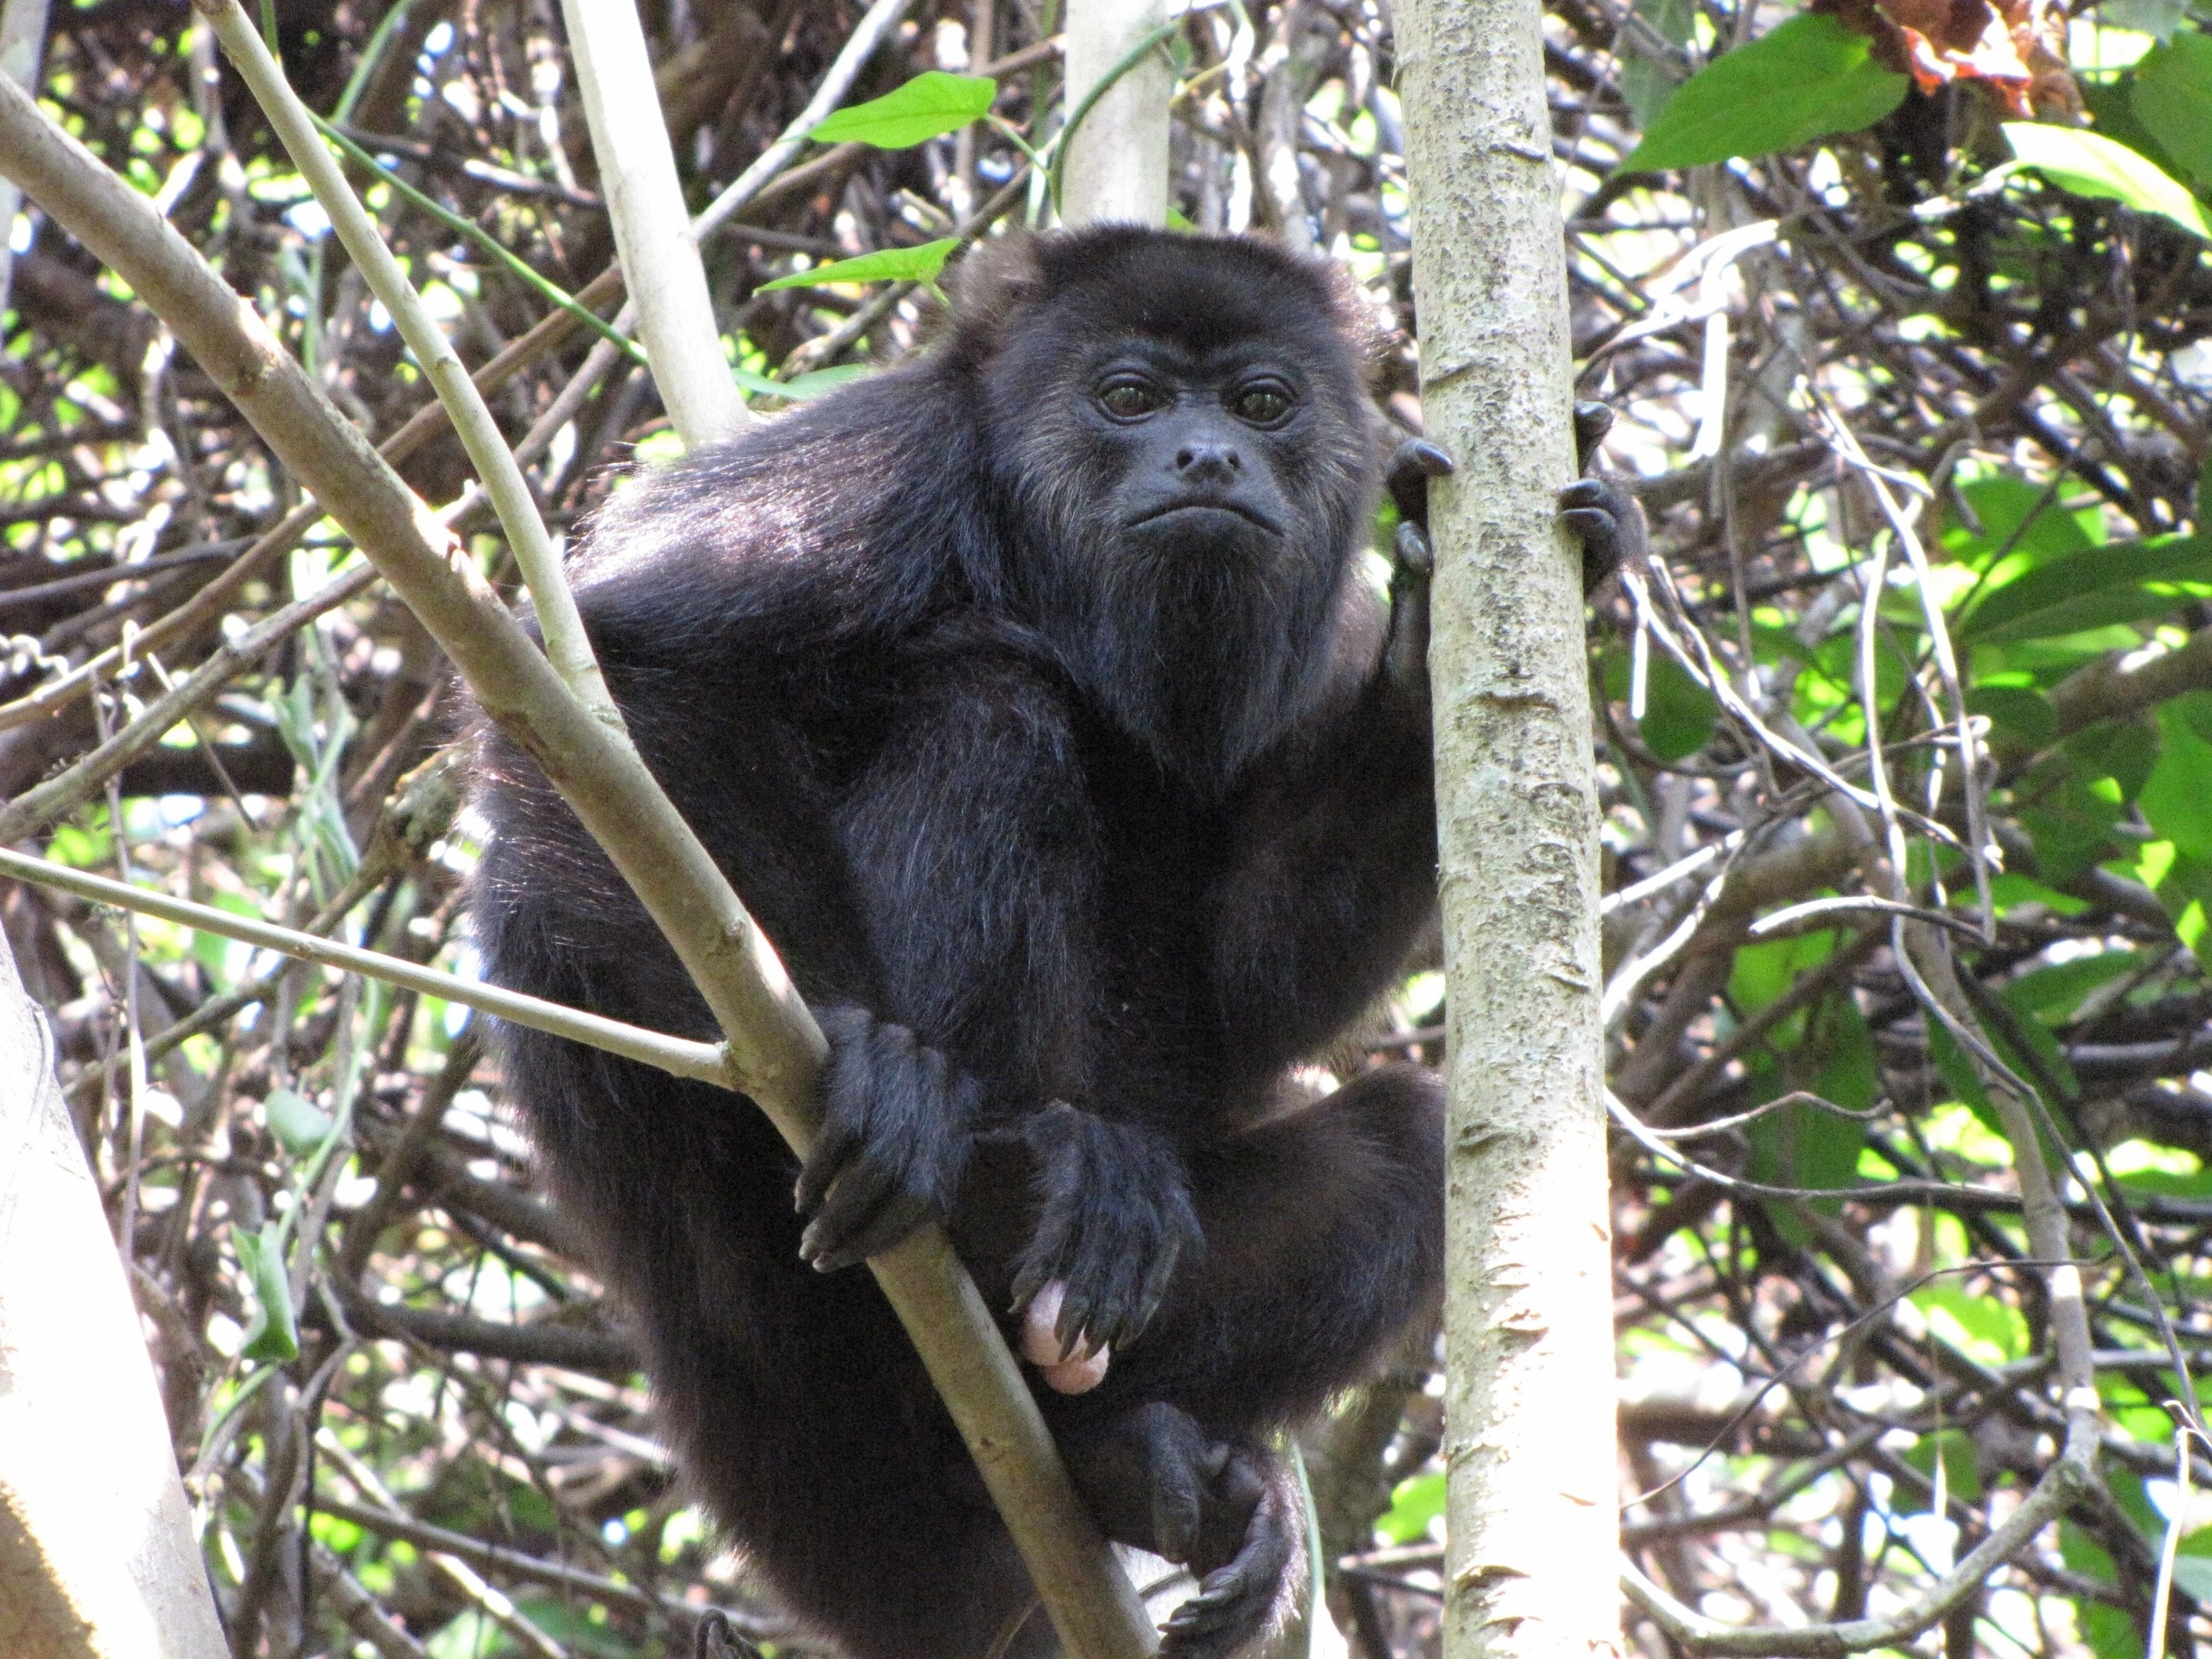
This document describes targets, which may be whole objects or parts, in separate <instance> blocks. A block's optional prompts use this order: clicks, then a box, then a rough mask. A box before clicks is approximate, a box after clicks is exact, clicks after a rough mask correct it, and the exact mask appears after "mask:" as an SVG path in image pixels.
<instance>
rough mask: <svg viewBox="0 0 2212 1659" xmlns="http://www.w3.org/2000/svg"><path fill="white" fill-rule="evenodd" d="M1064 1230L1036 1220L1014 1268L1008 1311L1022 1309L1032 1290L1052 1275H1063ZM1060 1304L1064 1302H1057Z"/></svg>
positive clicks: (1026, 1307) (1033, 1296)
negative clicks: (1033, 1234) (1035, 1228)
mask: <svg viewBox="0 0 2212 1659" xmlns="http://www.w3.org/2000/svg"><path fill="white" fill-rule="evenodd" d="M1066 1237H1067V1236H1066V1230H1065V1229H1064V1228H1056V1227H1049V1226H1048V1225H1040V1226H1039V1227H1038V1230H1037V1235H1036V1237H1034V1238H1032V1239H1031V1240H1030V1247H1029V1249H1026V1250H1025V1251H1024V1252H1023V1253H1022V1261H1021V1266H1020V1267H1018V1269H1017V1270H1016V1271H1015V1273H1014V1285H1013V1291H1012V1301H1013V1305H1012V1308H1011V1309H1010V1310H1008V1311H1010V1312H1012V1313H1025V1312H1027V1311H1028V1310H1029V1305H1030V1303H1032V1302H1034V1301H1036V1294H1037V1292H1038V1291H1041V1290H1042V1289H1043V1288H1044V1287H1045V1285H1047V1284H1048V1283H1049V1282H1050V1281H1052V1280H1053V1279H1066V1277H1067V1273H1066V1266H1065V1258H1066V1255H1067V1249H1066ZM1061 1305H1062V1307H1063V1308H1064V1307H1065V1306H1066V1303H1065V1302H1063V1303H1062V1304H1061Z"/></svg>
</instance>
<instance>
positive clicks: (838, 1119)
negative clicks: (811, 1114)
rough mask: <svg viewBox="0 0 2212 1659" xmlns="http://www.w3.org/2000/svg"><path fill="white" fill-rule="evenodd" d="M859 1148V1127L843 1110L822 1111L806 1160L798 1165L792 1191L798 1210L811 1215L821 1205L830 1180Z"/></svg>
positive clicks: (856, 1154)
mask: <svg viewBox="0 0 2212 1659" xmlns="http://www.w3.org/2000/svg"><path fill="white" fill-rule="evenodd" d="M859 1154H860V1129H859V1127H858V1126H857V1125H856V1124H854V1122H853V1121H851V1120H849V1119H848V1118H847V1117H845V1116H844V1115H842V1114H831V1113H825V1114H823V1119H822V1127H820V1128H818V1129H817V1130H816V1131H815V1132H814V1145H813V1146H811V1147H809V1148H808V1149H807V1152H806V1162H805V1163H804V1164H800V1165H799V1184H798V1186H797V1187H795V1188H793V1192H792V1201H793V1206H794V1207H796V1208H797V1210H798V1211H799V1214H801V1215H811V1214H813V1213H814V1212H816V1211H817V1210H819V1209H820V1208H821V1207H822V1202H823V1199H824V1197H826V1196H827V1195H828V1194H829V1188H830V1184H831V1183H832V1182H835V1181H836V1179H837V1176H839V1174H840V1173H841V1172H842V1170H844V1168H845V1166H846V1165H847V1164H850V1163H851V1162H852V1161H853V1160H854V1158H856V1157H858V1156H859Z"/></svg>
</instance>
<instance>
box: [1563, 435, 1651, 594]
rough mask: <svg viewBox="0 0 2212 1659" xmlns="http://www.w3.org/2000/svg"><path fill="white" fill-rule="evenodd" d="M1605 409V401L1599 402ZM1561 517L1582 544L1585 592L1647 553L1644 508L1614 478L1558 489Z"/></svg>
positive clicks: (1588, 479)
mask: <svg viewBox="0 0 2212 1659" xmlns="http://www.w3.org/2000/svg"><path fill="white" fill-rule="evenodd" d="M1597 407H1600V408H1602V407H1603V405H1602V404H1599V405H1597ZM1559 517H1560V518H1561V519H1562V520H1565V523H1566V526H1567V528H1568V529H1569V530H1571V531H1572V532H1574V536H1575V539H1576V540H1577V541H1579V542H1580V543H1581V544H1583V592H1584V593H1588V592H1591V591H1592V590H1593V589H1594V588H1595V587H1596V586H1597V585H1598V584H1599V583H1600V582H1601V581H1603V580H1605V579H1606V578H1607V576H1610V575H1611V574H1613V572H1614V571H1616V570H1618V569H1620V567H1621V564H1622V562H1624V561H1626V562H1628V563H1629V564H1631V565H1634V564H1635V563H1637V562H1639V561H1640V560H1642V558H1643V557H1644V509H1643V508H1642V507H1639V506H1638V505H1637V501H1636V497H1635V496H1633V495H1630V494H1629V493H1628V492H1627V491H1626V489H1622V488H1621V487H1620V485H1619V484H1618V483H1614V482H1613V480H1612V479H1611V478H1583V479H1581V480H1579V481H1577V483H1571V484H1569V485H1568V486H1567V487H1566V488H1565V489H1562V490H1561V491H1560V492H1559Z"/></svg>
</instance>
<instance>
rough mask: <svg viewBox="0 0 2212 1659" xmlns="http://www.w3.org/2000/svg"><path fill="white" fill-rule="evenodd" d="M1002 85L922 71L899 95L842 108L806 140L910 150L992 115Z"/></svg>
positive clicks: (986, 78) (980, 78)
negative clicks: (993, 103) (994, 100)
mask: <svg viewBox="0 0 2212 1659" xmlns="http://www.w3.org/2000/svg"><path fill="white" fill-rule="evenodd" d="M998 95H999V83H998V82H996V81H994V80H993V79H991V77H990V76H987V75H947V74H946V73H945V71H944V70H923V71H922V72H921V74H919V75H917V76H915V77H914V79H913V80H911V81H909V82H907V83H906V84H905V85H904V86H902V87H901V88H898V90H897V91H896V92H887V93H885V94H884V95H883V96H882V97H880V98H872V99H870V100H868V101H867V102H866V103H865V104H855V105H854V106H852V107H851V108H850V109H841V110H839V111H837V112H836V113H835V114H833V115H831V116H830V117H829V119H828V120H826V121H824V122H823V123H822V125H820V126H818V127H817V128H815V129H814V131H812V132H811V133H809V134H808V135H807V137H810V138H813V139H816V140H817V141H818V142H820V143H825V144H842V143H863V144H873V145H874V146H875V147H876V148H877V149H913V148H914V146H915V145H916V144H921V143H927V142H928V141H929V140H931V139H932V138H935V137H940V136H942V135H943V134H945V133H948V132H956V131H958V130H959V129H960V128H962V127H964V126H966V125H968V124H969V122H970V121H974V120H978V119H980V118H982V117H983V116H985V115H987V114H989V113H990V111H991V100H993V99H994V98H996V97H997V96H998Z"/></svg>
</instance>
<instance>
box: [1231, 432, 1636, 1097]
mask: <svg viewBox="0 0 2212 1659" xmlns="http://www.w3.org/2000/svg"><path fill="white" fill-rule="evenodd" d="M1612 424H1613V411H1612V410H1609V409H1607V407H1606V406H1605V405H1604V404H1599V403H1584V404H1577V405H1576V407H1575V444H1576V453H1577V456H1578V458H1579V459H1580V460H1581V461H1582V463H1583V464H1584V465H1587V464H1588V463H1589V458H1590V456H1591V454H1592V453H1594V452H1595V449H1596V447H1597V445H1598V443H1599V441H1600V440H1601V439H1602V438H1603V437H1604V435H1605V434H1606V431H1607V428H1610V427H1611V425H1612ZM1451 471H1453V467H1452V462H1451V459H1450V458H1449V456H1447V455H1446V454H1445V453H1443V451H1442V450H1441V449H1438V448H1437V447H1436V446H1435V445H1433V444H1431V443H1427V442H1425V441H1422V440H1420V439H1418V438H1417V439H1412V440H1409V441H1407V442H1405V443H1403V444H1401V445H1400V446H1399V447H1398V449H1397V451H1396V453H1395V454H1394V455H1393V456H1392V457H1391V459H1390V465H1389V471H1388V474H1387V475H1386V476H1387V479H1388V483H1389V489H1390V494H1391V497H1392V499H1393V501H1395V504H1396V506H1397V508H1398V530H1397V535H1396V538H1395V544H1394V546H1393V552H1394V554H1395V561H1394V569H1393V571H1392V574H1391V581H1390V623H1389V636H1388V638H1387V640H1386V641H1385V643H1384V645H1383V652H1382V656H1381V660H1380V662H1379V664H1378V665H1377V667H1376V671H1375V673H1374V675H1373V677H1372V678H1371V679H1370V682H1369V684H1367V686H1366V688H1365V690H1364V692H1363V693H1362V694H1361V696H1360V698H1359V699H1358V702H1357V703H1356V704H1355V705H1354V706H1353V708H1352V710H1351V712H1350V714H1349V715H1348V717H1346V718H1342V719H1339V720H1333V721H1331V722H1329V724H1328V726H1326V727H1325V728H1324V729H1323V730H1322V731H1321V732H1316V733H1315V734H1313V735H1312V737H1311V739H1310V742H1309V743H1308V744H1306V745H1305V746H1304V750H1303V751H1302V752H1301V753H1299V754H1297V756H1296V757H1293V758H1292V759H1291V760H1290V761H1289V762H1288V763H1286V764H1285V765H1284V766H1282V767H1281V768H1279V769H1278V770H1277V772H1276V773H1275V775H1273V776H1272V777H1270V778H1268V779H1267V780H1266V781H1264V782H1263V783H1262V784H1261V787H1257V788H1255V790H1254V791H1252V792H1251V794H1250V796H1249V800H1248V804H1247V805H1248V810H1247V811H1246V813H1245V815H1244V817H1243V822H1242V823H1241V824H1240V826H1239V829H1238V837H1239V843H1240V844H1239V846H1238V848H1237V853H1236V855H1235V856H1234V857H1233V859H1232V862H1231V871H1230V873H1229V875H1228V876H1227V877H1226V878H1225V879H1224V880H1223V881H1222V882H1221V884H1219V887H1218V891H1217V901H1218V902H1217V905H1216V913H1215V916H1214V919H1213V932H1214V940H1213V954H1214V959H1215V963H1216V974H1217V976H1218V980H1219V981H1220V983H1221V984H1222V986H1223V987H1224V994H1223V1003H1224V1006H1225V1009H1226V1010H1227V1011H1228V1012H1229V1015H1230V1019H1231V1024H1232V1026H1233V1027H1234V1028H1235V1030H1234V1031H1233V1034H1232V1035H1233V1036H1234V1037H1235V1038H1236V1039H1237V1040H1241V1041H1244V1042H1252V1043H1255V1044H1256V1045H1257V1046H1258V1048H1259V1049H1260V1051H1261V1052H1262V1053H1265V1054H1268V1055H1269V1056H1270V1057H1271V1058H1273V1059H1276V1060H1291V1059H1294V1058H1297V1057H1299V1056H1301V1055H1303V1054H1308V1053H1310V1052H1311V1051H1312V1049H1313V1048H1315V1047H1316V1046H1318V1045H1319V1044H1320V1043H1322V1042H1326V1041H1327V1040H1328V1037H1330V1036H1333V1035H1334V1033H1335V1032H1336V1031H1337V1030H1340V1029H1341V1027H1342V1026H1343V1025H1344V1024H1346V1022H1348V1021H1349V1020H1350V1019H1352V1018H1353V1017H1354V1016H1355V1015H1356V1014H1357V1013H1358V1012H1359V1009H1360V1008H1361V1007H1362V1006H1364V1004H1365V1003H1366V1002H1367V1001H1368V1000H1370V998H1371V997H1372V996H1373V995H1374V994H1375V993H1376V991H1377V990H1378V989H1379V988H1380V987H1382V985H1383V982H1384V981H1385V980H1387V978H1388V977H1389V974H1390V972H1391V971H1392V969H1395V966H1396V965H1397V963H1399V962H1400V961H1401V960H1402V959H1403V957H1404V954H1405V951H1406V950H1407V948H1408V946H1409V945H1410V944H1411V942H1412V939H1413V934H1414V933H1415V932H1416V931H1417V930H1418V928H1419V926H1420V923H1421V921H1422V919H1423V918H1424V917H1425V915H1426V914H1427V909H1428V905H1429V902H1430V900H1431V896H1432V895H1433V892H1434V889H1435V874H1436V802H1435V795H1434V791H1433V780H1432V777H1431V758H1430V750H1431V734H1430V722H1429V670H1428V647H1429V579H1430V576H1431V573H1432V571H1433V569H1434V567H1435V557H1434V555H1433V553H1432V552H1431V548H1430V544H1429V510H1428V487H1429V483H1430V481H1431V479H1434V478H1439V477H1445V476H1447V475H1448V474H1449V473H1450V472H1451ZM1559 506H1560V516H1561V518H1562V519H1563V520H1565V524H1566V526H1567V527H1568V528H1569V529H1570V530H1571V531H1572V532H1574V533H1575V535H1576V536H1577V538H1578V539H1579V540H1580V541H1581V543H1582V544H1583V591H1584V592H1586V593H1587V592H1590V591H1592V590H1593V589H1595V587H1596V586H1598V585H1599V584H1600V583H1601V582H1602V581H1603V580H1605V579H1606V578H1607V576H1609V575H1611V574H1613V570H1614V569H1615V568H1617V567H1618V565H1619V564H1620V562H1621V561H1622V560H1624V559H1629V560H1635V559H1639V558H1641V557H1642V556H1644V515H1643V512H1642V509H1641V508H1639V507H1638V506H1637V504H1636V501H1635V499H1634V498H1633V497H1632V496H1631V495H1628V494H1627V492H1626V490H1624V489H1621V488H1620V485H1618V484H1617V483H1613V482H1612V481H1611V480H1609V479H1605V478H1584V479H1583V480H1581V481H1580V482H1578V483H1573V484H1570V485H1569V486H1567V488H1566V489H1563V490H1561V491H1560V492H1559Z"/></svg>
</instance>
